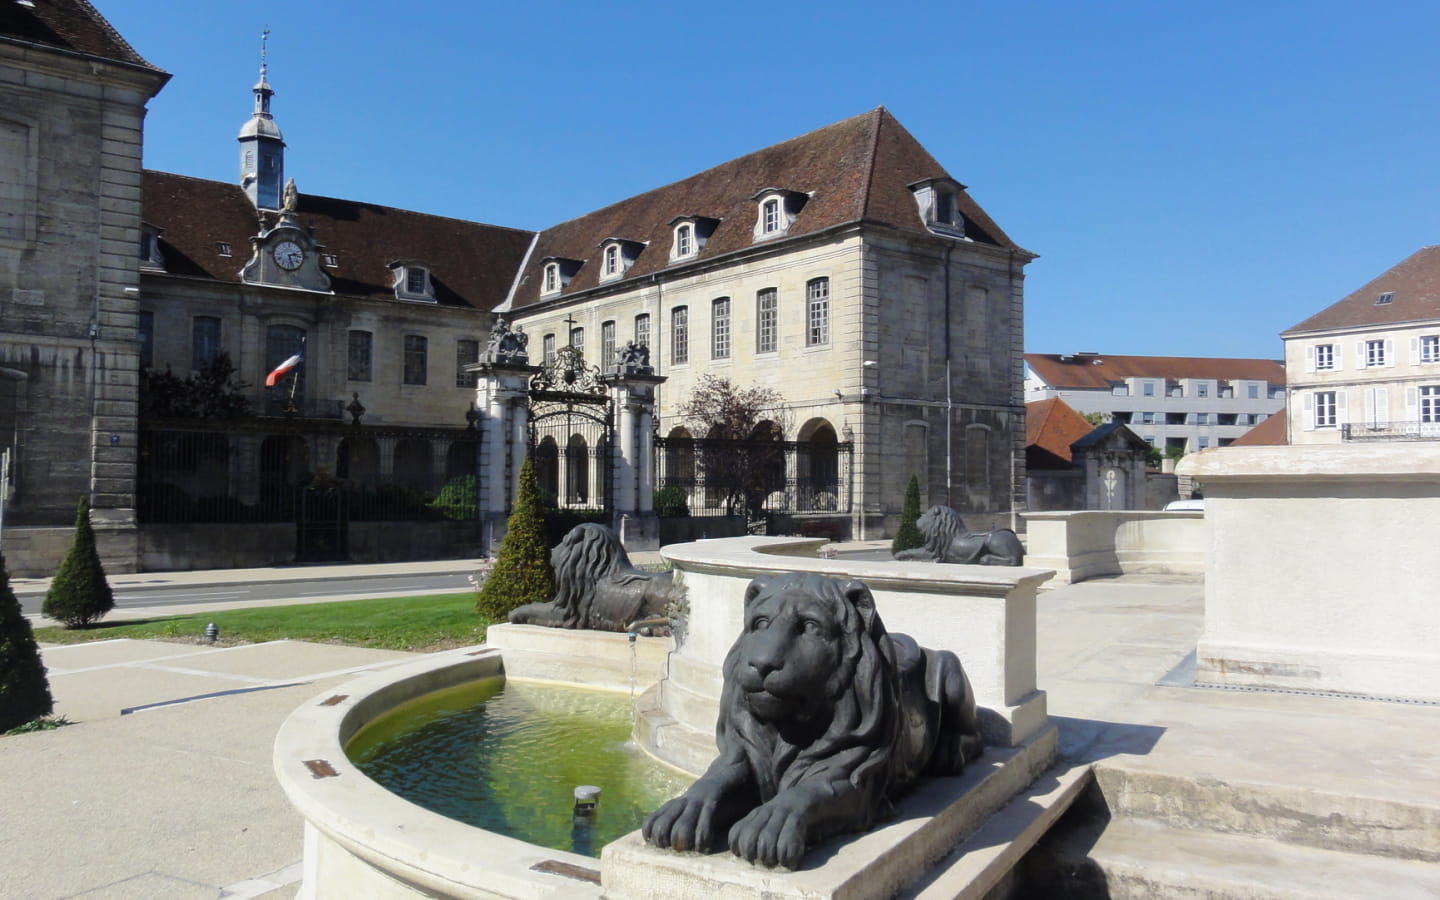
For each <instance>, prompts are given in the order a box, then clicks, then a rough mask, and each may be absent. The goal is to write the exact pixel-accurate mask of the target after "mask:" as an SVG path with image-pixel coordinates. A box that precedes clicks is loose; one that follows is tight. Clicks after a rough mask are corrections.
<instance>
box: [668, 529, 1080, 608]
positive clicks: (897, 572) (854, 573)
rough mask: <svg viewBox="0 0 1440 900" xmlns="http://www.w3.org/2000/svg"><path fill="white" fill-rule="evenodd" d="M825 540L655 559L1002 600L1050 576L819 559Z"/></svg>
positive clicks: (716, 547) (674, 547) (775, 540)
mask: <svg viewBox="0 0 1440 900" xmlns="http://www.w3.org/2000/svg"><path fill="white" fill-rule="evenodd" d="M827 543H829V542H828V541H826V540H824V539H816V538H798V537H764V536H746V537H734V538H714V539H711V540H707V541H694V542H691V543H688V544H671V545H670V546H668V547H661V548H660V555H661V556H663V557H664V558H665V559H666V560H668V561H669V562H671V563H672V564H674V565H675V566H676V567H677V568H681V569H684V570H685V571H687V572H701V573H705V574H714V575H732V574H735V573H736V572H739V571H745V572H752V573H754V574H757V575H758V574H762V573H770V572H811V573H814V574H817V575H828V576H830V577H832V578H853V579H856V580H858V581H863V582H865V584H867V585H868V586H869V587H870V589H871V590H872V591H873V590H888V591H905V592H915V593H934V594H955V593H966V594H970V595H975V596H989V597H1003V596H1005V595H1007V594H1009V593H1010V592H1012V591H1014V590H1015V589H1016V588H1017V587H1030V586H1034V587H1037V588H1038V587H1039V585H1040V584H1042V583H1043V582H1045V581H1046V580H1048V579H1049V578H1051V577H1052V576H1053V575H1054V574H1055V573H1054V572H1053V571H1051V570H1050V569H1031V568H1026V567H1024V566H966V565H956V564H953V563H914V562H903V563H902V562H893V561H886V560H860V559H855V558H853V557H837V558H835V559H824V558H821V557H818V556H816V555H815V552H816V551H817V550H819V549H820V548H821V547H823V546H825V544H827Z"/></svg>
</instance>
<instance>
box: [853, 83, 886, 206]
mask: <svg viewBox="0 0 1440 900" xmlns="http://www.w3.org/2000/svg"><path fill="white" fill-rule="evenodd" d="M870 115H872V116H874V117H875V121H874V123H873V125H872V127H871V129H870V150H869V153H867V154H866V160H865V188H864V190H863V192H862V196H861V198H860V215H859V218H861V219H865V218H868V217H869V216H870V195H871V194H872V193H873V188H874V187H875V158H876V157H877V156H879V155H880V129H881V128H882V127H883V126H884V124H885V115H886V112H885V107H884V106H883V105H882V106H877V107H875V108H874V109H873V110H871V111H870Z"/></svg>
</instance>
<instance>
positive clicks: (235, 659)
mask: <svg viewBox="0 0 1440 900" xmlns="http://www.w3.org/2000/svg"><path fill="white" fill-rule="evenodd" d="M414 658H415V655H414V654H413V653H406V652H405V651H402V650H372V649H367V648H365V647H347V646H343V645H340V644H312V643H307V642H304V641H267V642H266V643H263V644H239V645H236V646H233V647H215V648H210V649H209V651H208V652H206V653H204V654H200V655H196V656H190V657H187V658H186V659H185V662H184V665H185V666H186V667H188V668H191V669H195V670H198V671H203V672H213V673H215V674H217V675H222V674H231V675H243V676H255V677H259V678H261V679H262V680H264V681H283V680H287V679H295V678H306V677H312V676H315V675H319V674H322V673H330V672H340V671H347V670H351V669H354V668H355V667H358V666H364V667H367V668H368V667H373V666H375V665H376V664H378V663H380V662H383V661H385V660H393V661H395V662H401V661H404V660H410V659H414Z"/></svg>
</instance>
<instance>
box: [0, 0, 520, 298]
mask: <svg viewBox="0 0 1440 900" xmlns="http://www.w3.org/2000/svg"><path fill="white" fill-rule="evenodd" d="M0 2H3V0H0ZM142 191H143V193H142V196H143V205H144V211H143V214H142V216H143V218H144V220H145V222H146V223H147V224H150V225H154V226H156V227H158V228H161V229H164V233H163V234H162V235H161V238H160V252H161V254H162V256H163V257H164V259H165V271H166V272H168V273H170V274H173V275H186V276H190V277H195V278H210V279H214V280H216V281H225V282H233V283H239V281H240V268H241V266H243V265H244V264H245V262H246V261H247V260H249V258H250V254H251V244H250V238H251V237H252V236H254V235H255V234H256V233H257V232H258V230H259V227H260V226H259V219H258V217H257V215H256V211H255V207H254V206H253V205H252V204H251V203H250V200H249V198H247V197H246V196H245V192H244V190H242V189H241V188H240V187H239V186H238V185H233V184H225V183H223V182H219V181H207V180H205V179H201V178H189V177H186V176H183V175H171V174H168V173H165V172H152V171H147V172H145V176H144V181H143V188H142ZM297 211H298V213H299V219H300V221H301V222H302V223H303V224H305V225H307V226H309V227H310V228H311V229H312V233H313V234H314V236H315V239H316V240H317V241H319V243H320V244H322V245H323V246H324V252H325V253H333V254H335V256H336V257H337V261H338V263H339V265H338V266H336V267H334V268H330V267H322V268H323V269H324V271H325V273H326V274H327V275H329V276H330V279H331V283H332V287H333V289H334V290H335V292H336V293H337V294H346V295H350V296H358V297H376V298H385V297H394V296H395V289H394V286H393V285H394V276H393V273H392V272H391V270H390V269H388V268H386V263H389V262H393V261H395V260H402V259H406V260H417V261H419V262H422V263H424V264H426V265H428V266H429V267H430V280H431V283H432V284H433V285H434V288H435V299H436V302H437V303H439V304H440V305H442V306H470V307H474V308H475V309H482V310H490V309H492V308H494V307H495V306H497V305H499V304H500V302H501V301H503V300H504V299H505V295H506V294H507V293H508V291H509V289H510V284H511V280H512V279H513V278H514V275H515V271H516V270H517V269H518V268H519V267H520V261H521V260H522V259H523V258H524V256H525V250H526V248H527V247H529V245H530V241H531V239H532V238H533V236H534V235H533V233H532V232H529V231H521V230H519V229H515V228H501V227H498V226H495V225H481V224H478V223H475V222H466V221H463V220H460V219H448V218H445V217H443V216H431V215H426V214H424V213H417V212H410V211H409V210H403V209H393V208H391V207H387V206H376V205H374V204H370V203H360V202H356V201H353V200H336V199H333V198H330V197H317V196H311V195H307V194H304V193H302V194H300V201H299V205H298V208H297ZM269 219H270V222H271V224H273V221H274V216H273V214H269ZM219 241H224V242H226V243H228V244H229V245H230V253H231V255H230V256H229V257H224V256H221V255H220V254H219V251H218V250H217V248H216V243H217V242H219Z"/></svg>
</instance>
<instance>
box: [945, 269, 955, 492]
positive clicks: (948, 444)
mask: <svg viewBox="0 0 1440 900" xmlns="http://www.w3.org/2000/svg"><path fill="white" fill-rule="evenodd" d="M954 252H955V245H954V244H950V243H946V244H945V505H946V506H948V507H950V508H951V509H954V508H955V497H954V486H955V450H954V443H955V399H954V396H953V395H952V394H951V381H952V377H953V376H952V374H951V372H952V367H951V364H950V254H952V253H954Z"/></svg>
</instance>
